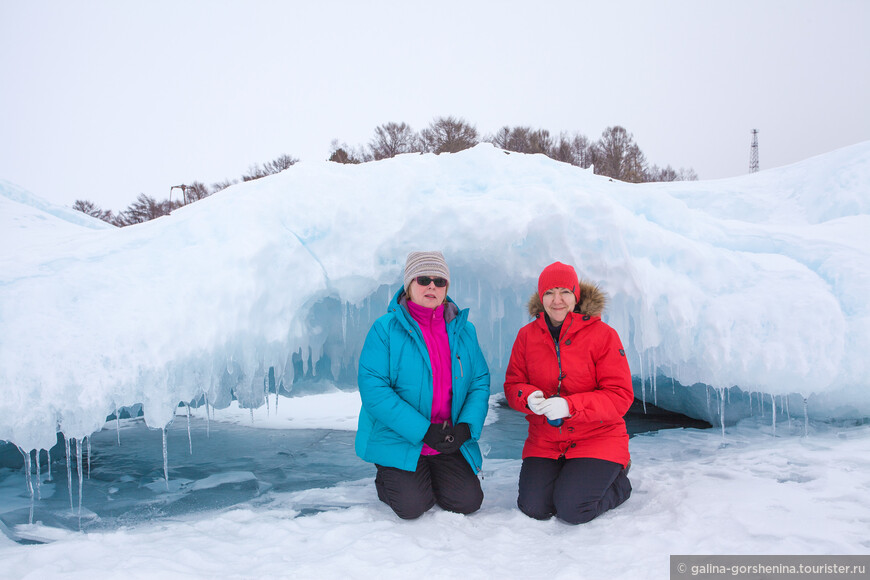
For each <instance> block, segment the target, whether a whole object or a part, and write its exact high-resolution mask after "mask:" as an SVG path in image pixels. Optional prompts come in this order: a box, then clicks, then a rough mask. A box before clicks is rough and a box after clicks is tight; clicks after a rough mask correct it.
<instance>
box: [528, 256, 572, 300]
mask: <svg viewBox="0 0 870 580" xmlns="http://www.w3.org/2000/svg"><path fill="white" fill-rule="evenodd" d="M550 288H567V289H569V290H573V291H574V297H575V298H576V299H577V302H580V281H579V280H578V279H577V272H576V271H574V267H573V266H569V265H568V264H563V263H562V262H553V263H552V264H550V265H549V266H547V267H546V268H544V271H543V272H541V275H540V276H539V277H538V296H539V297H540V298H541V299H543V298H544V293H545V292H546V291H547V290H549V289H550Z"/></svg>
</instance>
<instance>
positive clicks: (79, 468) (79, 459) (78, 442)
mask: <svg viewBox="0 0 870 580" xmlns="http://www.w3.org/2000/svg"><path fill="white" fill-rule="evenodd" d="M75 442H76V471H77V472H78V476H79V530H81V529H82V479H83V478H82V440H81V439H76V440H75Z"/></svg>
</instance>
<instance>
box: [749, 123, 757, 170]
mask: <svg viewBox="0 0 870 580" xmlns="http://www.w3.org/2000/svg"><path fill="white" fill-rule="evenodd" d="M757 171H758V129H753V130H752V146H751V147H750V148H749V173H755V172H757Z"/></svg>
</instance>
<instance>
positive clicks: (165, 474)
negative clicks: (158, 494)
mask: <svg viewBox="0 0 870 580" xmlns="http://www.w3.org/2000/svg"><path fill="white" fill-rule="evenodd" d="M161 431H163V479H165V480H166V491H169V454H168V453H167V449H166V427H163V428H162V429H161Z"/></svg>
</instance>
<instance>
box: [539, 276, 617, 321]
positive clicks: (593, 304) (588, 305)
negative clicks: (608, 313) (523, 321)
mask: <svg viewBox="0 0 870 580" xmlns="http://www.w3.org/2000/svg"><path fill="white" fill-rule="evenodd" d="M606 304H607V294H606V293H605V292H604V290H602V289H601V288H599V287H598V286H597V285H596V284H593V283H592V282H589V281H587V280H580V302H578V303H577V306H575V307H574V312H576V313H578V314H588V315H589V316H601V314H602V313H603V312H604V307H605V306H606ZM542 312H544V303H543V302H541V297H540V296H538V293H537V292H535V293H534V294H532V297H531V298H529V314H530V315H531V317H532V318H536V317H537V316H538V315H539V314H541V313H542Z"/></svg>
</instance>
